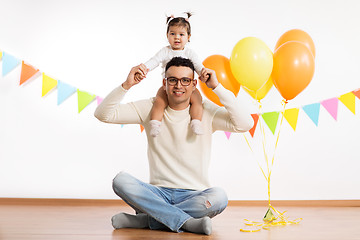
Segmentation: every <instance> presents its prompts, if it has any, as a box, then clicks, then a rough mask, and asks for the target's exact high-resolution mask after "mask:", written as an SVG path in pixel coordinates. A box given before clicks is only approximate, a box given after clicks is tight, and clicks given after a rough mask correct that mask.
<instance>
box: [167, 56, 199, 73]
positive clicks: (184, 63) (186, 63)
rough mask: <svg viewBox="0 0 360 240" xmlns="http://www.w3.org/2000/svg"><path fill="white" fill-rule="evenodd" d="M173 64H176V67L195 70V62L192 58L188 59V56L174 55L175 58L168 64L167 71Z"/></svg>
mask: <svg viewBox="0 0 360 240" xmlns="http://www.w3.org/2000/svg"><path fill="white" fill-rule="evenodd" d="M172 66H175V67H188V68H190V69H191V70H192V71H193V72H194V71H195V67H194V64H193V62H192V61H191V60H190V59H187V58H182V57H174V58H172V59H171V60H170V61H169V62H168V63H167V64H166V67H165V72H166V71H167V70H168V69H169V68H170V67H172Z"/></svg>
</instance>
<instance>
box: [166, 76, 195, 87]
mask: <svg viewBox="0 0 360 240" xmlns="http://www.w3.org/2000/svg"><path fill="white" fill-rule="evenodd" d="M165 80H166V81H167V82H168V84H169V85H170V86H175V85H176V84H177V83H178V81H180V83H181V85H183V86H189V85H190V83H191V82H192V81H193V79H191V78H187V77H183V78H180V79H179V78H176V77H168V78H165Z"/></svg>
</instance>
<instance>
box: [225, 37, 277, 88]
mask: <svg viewBox="0 0 360 240" xmlns="http://www.w3.org/2000/svg"><path fill="white" fill-rule="evenodd" d="M230 67H231V71H232V73H233V75H234V77H235V79H236V80H237V81H238V82H239V83H240V85H242V86H245V87H246V88H248V89H249V90H252V91H257V90H259V89H260V88H261V87H262V86H263V85H264V84H265V83H266V82H267V81H268V80H269V77H270V75H271V71H272V68H273V54H272V52H271V50H270V49H269V48H268V47H267V46H266V44H265V43H264V42H263V41H261V40H260V39H258V38H255V37H247V38H243V39H241V40H240V41H239V42H238V43H237V44H236V45H235V47H234V48H233V50H232V53H231V57H230Z"/></svg>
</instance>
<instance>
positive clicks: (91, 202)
mask: <svg viewBox="0 0 360 240" xmlns="http://www.w3.org/2000/svg"><path fill="white" fill-rule="evenodd" d="M0 205H55V206H57V205H65V206H114V205H117V206H119V205H126V203H125V202H124V201H122V200H113V199H62V198H0ZM267 205H268V201H266V200H253V201H251V200H230V201H229V204H228V206H237V207H261V206H267ZM271 205H273V206H287V207H360V200H273V201H271Z"/></svg>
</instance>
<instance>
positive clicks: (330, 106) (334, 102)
mask: <svg viewBox="0 0 360 240" xmlns="http://www.w3.org/2000/svg"><path fill="white" fill-rule="evenodd" d="M321 105H322V106H323V107H324V108H325V109H326V110H327V111H328V112H329V113H330V115H331V116H332V117H333V118H334V119H335V121H336V120H337V113H338V105H339V99H338V98H330V99H327V100H324V101H322V102H321Z"/></svg>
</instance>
